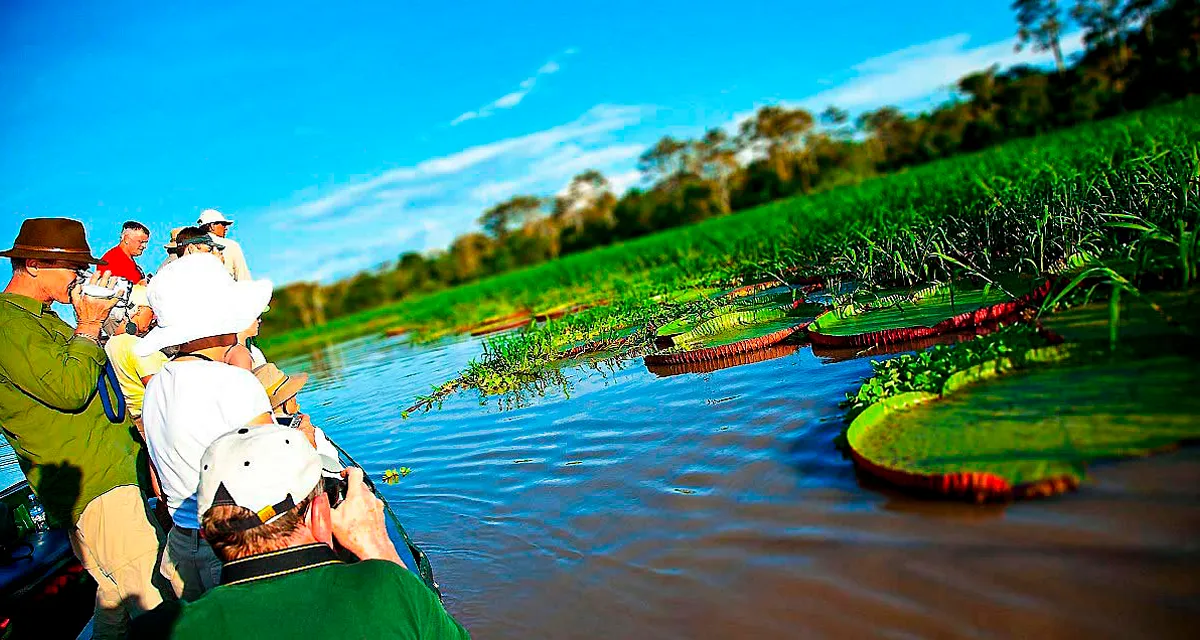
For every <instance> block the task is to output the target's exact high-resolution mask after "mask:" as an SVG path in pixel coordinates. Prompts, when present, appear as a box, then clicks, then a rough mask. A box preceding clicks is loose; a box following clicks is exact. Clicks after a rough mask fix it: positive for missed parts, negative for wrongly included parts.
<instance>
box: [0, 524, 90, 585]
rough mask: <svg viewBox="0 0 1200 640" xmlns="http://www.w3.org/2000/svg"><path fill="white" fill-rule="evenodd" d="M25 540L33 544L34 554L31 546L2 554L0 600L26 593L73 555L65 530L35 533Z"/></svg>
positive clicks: (0, 556) (0, 559) (0, 563)
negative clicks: (31, 551)
mask: <svg viewBox="0 0 1200 640" xmlns="http://www.w3.org/2000/svg"><path fill="white" fill-rule="evenodd" d="M22 541H23V542H26V543H28V544H30V545H32V546H33V553H32V555H30V551H29V547H28V546H19V547H17V548H15V549H13V551H12V553H11V554H3V555H0V599H7V598H11V597H15V596H20V595H23V594H24V592H25V591H26V590H27V589H29V588H30V587H33V586H35V585H37V584H38V583H40V582H41V581H42V580H44V579H45V578H46V577H47V576H49V575H50V574H52V573H54V572H55V571H57V570H58V569H59V568H61V567H62V565H63V563H64V562H66V561H67V560H70V559H71V558H72V557H73V553H72V551H71V541H70V538H68V536H67V532H66V530H64V529H51V530H49V531H39V532H35V533H32V534H30V535H27V536H25V538H24V539H23V540H22Z"/></svg>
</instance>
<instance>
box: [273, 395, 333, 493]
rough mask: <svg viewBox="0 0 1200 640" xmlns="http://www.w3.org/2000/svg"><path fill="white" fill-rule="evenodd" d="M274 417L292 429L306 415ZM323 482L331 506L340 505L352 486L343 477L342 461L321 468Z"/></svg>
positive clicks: (296, 426) (280, 424)
mask: <svg viewBox="0 0 1200 640" xmlns="http://www.w3.org/2000/svg"><path fill="white" fill-rule="evenodd" d="M274 417H275V424H277V425H279V426H281V427H290V428H292V429H296V428H298V427H299V426H300V423H301V422H302V421H303V419H304V416H302V415H301V414H299V413H293V414H291V415H276V416H274ZM319 450H320V449H318V451H319ZM321 482H322V484H321V490H322V491H324V492H325V495H327V496H329V506H330V507H331V508H332V507H336V506H338V505H339V504H341V503H342V500H345V499H346V491H347V490H348V489H349V487H350V482H349V481H348V480H346V478H343V477H342V475H341V468H340V463H338V467H336V468H335V469H330V468H323V469H321Z"/></svg>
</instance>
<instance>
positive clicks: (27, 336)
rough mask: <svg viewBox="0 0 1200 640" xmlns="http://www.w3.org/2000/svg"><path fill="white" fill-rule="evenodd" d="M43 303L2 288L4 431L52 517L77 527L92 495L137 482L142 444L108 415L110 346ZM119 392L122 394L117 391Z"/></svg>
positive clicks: (0, 425) (128, 426) (0, 421)
mask: <svg viewBox="0 0 1200 640" xmlns="http://www.w3.org/2000/svg"><path fill="white" fill-rule="evenodd" d="M74 334H75V330H74V329H72V328H71V326H70V325H68V324H67V323H65V322H63V321H62V319H61V318H59V317H58V316H57V315H56V314H55V313H54V312H53V311H51V310H49V309H47V308H44V307H43V306H42V303H40V302H38V301H37V300H34V299H33V298H29V297H26V296H21V295H15V294H11V293H0V429H3V431H4V437H5V438H6V439H7V440H8V442H9V444H11V445H12V448H13V451H15V452H16V453H17V458H18V459H19V460H20V463H21V471H24V472H25V477H26V478H28V479H29V485H30V486H31V487H32V488H33V491H34V493H35V494H37V497H38V499H39V500H41V502H42V504H43V505H44V506H45V507H46V515H47V516H49V517H50V518H53V519H55V520H57V521H59V522H60V523H63V524H67V523H70V524H74V523H75V521H77V520H78V519H79V515H80V514H81V513H83V509H84V507H86V506H87V504H88V503H89V502H91V501H92V499H93V498H96V497H98V496H100V495H101V494H104V493H106V492H108V491H109V490H111V489H113V488H115V487H119V486H122V485H131V484H132V485H136V484H138V478H139V474H138V456H139V455H141V454H142V446H141V444H140V443H139V442H138V441H137V440H135V439H134V433H136V430H135V429H134V427H133V424H132V423H131V422H129V421H128V419H127V420H126V422H124V423H122V424H113V423H112V422H110V421H109V420H108V417H107V416H105V415H104V408H103V407H102V406H101V404H100V398H99V395H98V394H97V393H96V382H97V381H98V380H99V379H100V372H101V370H102V368H103V367H104V362H105V355H104V349H101V348H100V347H99V346H98V345H97V344H96V343H94V342H92V341H91V340H88V339H87V338H77V337H75V335H74ZM118 393H119V391H118Z"/></svg>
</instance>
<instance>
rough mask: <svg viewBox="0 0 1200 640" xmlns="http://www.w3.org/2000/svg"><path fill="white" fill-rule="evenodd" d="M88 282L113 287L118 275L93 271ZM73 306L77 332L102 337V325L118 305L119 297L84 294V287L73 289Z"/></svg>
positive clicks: (77, 333) (94, 337) (96, 337)
mask: <svg viewBox="0 0 1200 640" xmlns="http://www.w3.org/2000/svg"><path fill="white" fill-rule="evenodd" d="M88 284H94V285H96V286H98V287H104V288H106V289H111V288H113V287H114V286H115V284H116V277H115V276H113V275H112V274H111V273H109V272H108V271H105V272H103V273H100V272H97V273H93V274H92V277H91V278H89V279H88ZM71 306H72V307H75V321H76V327H75V334H76V335H82V336H85V337H88V338H92V339H98V338H99V337H100V325H101V324H102V323H103V322H104V320H105V319H106V318H108V313H109V312H110V311H112V309H113V307H115V306H117V297H116V296H113V297H111V298H93V297H92V296H87V295H84V294H83V287H75V288H74V289H72V290H71Z"/></svg>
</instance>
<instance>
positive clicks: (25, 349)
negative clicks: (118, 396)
mask: <svg viewBox="0 0 1200 640" xmlns="http://www.w3.org/2000/svg"><path fill="white" fill-rule="evenodd" d="M18 322H21V323H23V322H24V321H23V320H22V321H17V322H10V323H8V324H7V325H6V326H5V327H3V328H0V353H2V354H4V355H3V356H2V357H0V370H2V371H3V374H4V377H6V378H8V379H9V380H10V381H12V383H13V384H14V385H16V387H17V388H19V389H20V390H21V391H24V392H25V393H27V394H29V395H30V396H32V397H34V398H36V399H37V400H39V401H40V402H42V403H43V404H45V405H47V406H49V407H52V408H54V409H58V410H60V411H79V410H80V409H83V408H84V407H86V406H87V403H88V401H89V400H90V399H91V397H92V394H93V393H94V392H95V391H96V383H97V381H99V379H100V371H101V370H102V368H103V367H104V363H105V361H106V356H105V355H104V349H101V348H100V345H98V344H96V343H95V342H93V341H92V340H90V339H88V338H86V337H83V336H79V335H76V336H74V337H72V338H71V339H70V340H67V341H66V342H62V341H61V338H58V337H57V336H54V335H52V334H51V333H49V332H48V331H46V330H45V329H44V328H42V327H41V326H34V327H29V328H28V329H26V328H25V327H20V328H18V327H17V326H14V325H17V324H18ZM30 322H32V321H30Z"/></svg>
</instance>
